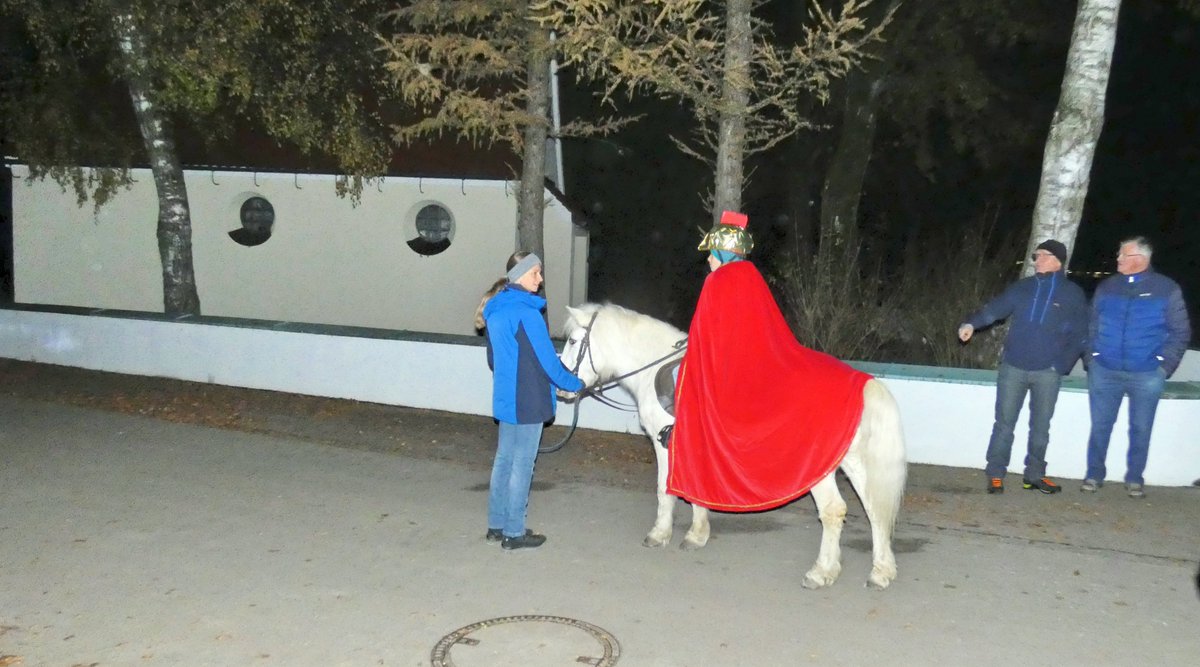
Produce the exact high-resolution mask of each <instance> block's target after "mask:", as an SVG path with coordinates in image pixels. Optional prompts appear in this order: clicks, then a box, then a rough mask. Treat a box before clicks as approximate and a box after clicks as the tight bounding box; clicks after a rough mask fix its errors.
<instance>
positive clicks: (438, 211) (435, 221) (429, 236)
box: [408, 204, 454, 255]
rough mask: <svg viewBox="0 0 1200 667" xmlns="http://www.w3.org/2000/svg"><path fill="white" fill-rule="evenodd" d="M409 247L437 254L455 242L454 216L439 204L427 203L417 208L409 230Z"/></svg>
mask: <svg viewBox="0 0 1200 667" xmlns="http://www.w3.org/2000/svg"><path fill="white" fill-rule="evenodd" d="M409 233H410V238H409V239H408V247H410V248H412V249H413V251H414V252H416V253H418V254H421V255H436V254H438V253H440V252H442V251H443V250H445V249H446V248H449V247H450V244H451V243H453V242H454V218H453V217H451V215H450V211H448V210H446V207H444V206H441V205H439V204H426V205H424V206H422V207H421V208H420V209H418V210H417V214H416V217H415V219H414V220H413V221H412V227H411V228H410V230H409Z"/></svg>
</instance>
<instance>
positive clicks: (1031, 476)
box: [984, 364, 1062, 480]
mask: <svg viewBox="0 0 1200 667" xmlns="http://www.w3.org/2000/svg"><path fill="white" fill-rule="evenodd" d="M1061 384H1062V376H1061V375H1059V374H1058V371H1056V370H1054V369H1053V368H1047V369H1046V370H1041V371H1026V370H1022V369H1020V368H1017V367H1016V366H1010V365H1009V364H1000V372H999V374H998V375H997V377H996V421H995V423H993V424H992V439H991V440H990V441H989V442H988V450H987V468H986V469H985V470H984V472H985V474H987V476H988V477H1003V476H1004V474H1005V473H1007V472H1008V460H1009V459H1010V458H1011V457H1012V443H1013V429H1014V428H1016V426H1017V417H1018V416H1019V415H1020V414H1021V405H1022V404H1024V403H1025V395H1026V394H1029V444H1028V445H1027V448H1026V452H1027V453H1026V454H1025V479H1028V480H1037V479H1041V478H1042V477H1044V476H1045V475H1046V446H1047V445H1049V444H1050V418H1051V417H1053V416H1054V404H1055V403H1057V402H1058V388H1059V386H1060V385H1061Z"/></svg>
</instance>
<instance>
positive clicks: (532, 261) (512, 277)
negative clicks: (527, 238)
mask: <svg viewBox="0 0 1200 667" xmlns="http://www.w3.org/2000/svg"><path fill="white" fill-rule="evenodd" d="M541 263H542V260H540V259H538V256H537V255H535V254H533V253H529V254H528V255H525V258H524V259H522V260H521V261H519V262H517V263H516V264H515V265H513V267H512V268H511V269H509V270H508V273H507V274H506V275H505V277H506V278H508V282H510V283H515V282H517V280H519V279H520V278H521V276H523V275H525V274H526V273H527V272H528V271H529V270H530V269H532V268H533V267H535V266H539V265H541Z"/></svg>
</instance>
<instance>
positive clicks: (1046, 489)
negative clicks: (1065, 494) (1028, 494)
mask: <svg viewBox="0 0 1200 667" xmlns="http://www.w3.org/2000/svg"><path fill="white" fill-rule="evenodd" d="M1021 488H1022V489H1026V490H1032V489H1037V490H1038V491H1041V492H1042V493H1058V492H1059V491H1062V487H1061V486H1059V485H1057V484H1055V483H1054V482H1053V481H1052V480H1051V479H1050V478H1049V477H1043V478H1041V479H1038V480H1033V481H1030V480H1028V479H1023V480H1021Z"/></svg>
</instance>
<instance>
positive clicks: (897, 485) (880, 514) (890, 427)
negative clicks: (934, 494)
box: [860, 379, 908, 534]
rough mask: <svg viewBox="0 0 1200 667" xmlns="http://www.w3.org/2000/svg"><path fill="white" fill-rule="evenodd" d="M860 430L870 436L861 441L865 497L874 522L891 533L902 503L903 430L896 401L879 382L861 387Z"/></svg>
mask: <svg viewBox="0 0 1200 667" xmlns="http://www.w3.org/2000/svg"><path fill="white" fill-rule="evenodd" d="M860 430H862V431H864V432H865V433H868V434H870V437H867V438H865V439H864V442H863V444H865V445H867V446H866V447H865V448H864V451H863V458H864V459H865V461H864V463H865V464H866V465H865V466H864V467H865V468H866V471H867V494H868V495H869V496H870V498H871V507H872V509H873V510H874V513H875V517H874V518H873V519H872V521H878V522H879V524H880V525H881V526H885V527H886V528H887V530H888V532H889V534H890V533H891V531H892V529H893V528H895V526H896V519H897V517H898V516H899V514H900V505H901V503H902V502H903V501H904V484H905V481H906V479H907V477H908V458H907V456H906V454H905V451H904V427H903V425H902V424H901V423H900V409H899V407H898V406H897V405H896V399H895V398H894V397H893V396H892V393H891V392H889V391H888V390H887V387H885V386H884V385H883V383H882V382H880V381H879V380H875V379H872V380H868V381H867V384H866V386H865V387H864V388H863V416H862V424H861V426H860Z"/></svg>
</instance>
